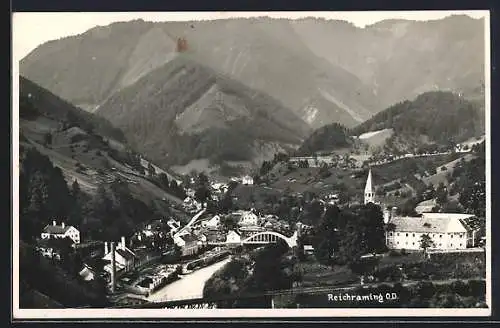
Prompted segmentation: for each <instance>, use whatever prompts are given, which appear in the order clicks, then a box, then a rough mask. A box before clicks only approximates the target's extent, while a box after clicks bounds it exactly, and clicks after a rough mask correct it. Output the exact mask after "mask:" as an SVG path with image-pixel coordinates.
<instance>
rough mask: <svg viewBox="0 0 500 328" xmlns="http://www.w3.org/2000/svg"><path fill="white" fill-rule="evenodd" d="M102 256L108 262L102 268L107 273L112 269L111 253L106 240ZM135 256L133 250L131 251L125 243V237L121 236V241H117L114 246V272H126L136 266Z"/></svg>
mask: <svg viewBox="0 0 500 328" xmlns="http://www.w3.org/2000/svg"><path fill="white" fill-rule="evenodd" d="M104 254H105V255H104V257H103V260H105V261H108V262H109V263H108V264H106V265H105V266H104V270H105V271H106V272H108V273H111V271H112V265H111V261H112V257H113V254H112V252H111V250H110V249H108V242H105V243H104ZM136 260H137V256H136V255H135V253H134V252H133V251H131V250H130V249H129V248H128V247H127V246H126V245H125V237H122V238H121V242H120V243H118V245H117V247H116V248H115V265H116V272H128V271H130V270H132V269H133V268H134V267H135V266H136Z"/></svg>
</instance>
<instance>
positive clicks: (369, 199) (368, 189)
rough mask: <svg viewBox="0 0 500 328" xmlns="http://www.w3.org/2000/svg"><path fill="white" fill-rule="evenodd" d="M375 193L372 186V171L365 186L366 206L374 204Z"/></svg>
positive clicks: (369, 172)
mask: <svg viewBox="0 0 500 328" xmlns="http://www.w3.org/2000/svg"><path fill="white" fill-rule="evenodd" d="M374 196H375V193H374V192H373V186H372V169H371V168H370V170H369V171H368V178H367V179H366V185H365V204H368V203H373V202H374Z"/></svg>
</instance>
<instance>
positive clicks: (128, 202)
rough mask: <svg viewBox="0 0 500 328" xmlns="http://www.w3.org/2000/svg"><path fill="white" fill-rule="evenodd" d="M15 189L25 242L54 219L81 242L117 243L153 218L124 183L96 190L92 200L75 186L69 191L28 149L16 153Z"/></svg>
mask: <svg viewBox="0 0 500 328" xmlns="http://www.w3.org/2000/svg"><path fill="white" fill-rule="evenodd" d="M19 189H20V190H19V200H20V201H19V205H20V234H21V238H22V239H23V240H26V241H33V240H34V239H35V238H37V237H38V236H40V232H41V230H42V229H43V227H44V226H45V225H47V224H50V223H51V222H52V220H54V219H55V220H57V221H58V223H60V222H59V221H60V220H64V221H65V223H66V224H68V225H74V226H76V227H77V228H78V229H79V230H80V232H81V233H82V235H83V236H85V237H86V238H95V239H108V240H113V239H118V238H119V237H120V236H129V235H130V234H131V233H132V232H133V230H134V227H135V226H136V225H137V224H139V223H140V222H142V221H145V220H150V219H151V218H152V217H153V216H154V215H155V214H157V213H155V209H152V208H150V207H149V206H147V205H146V204H144V203H143V202H142V201H140V200H138V199H136V198H134V197H133V196H132V195H131V193H130V190H129V189H128V185H127V183H126V182H124V181H120V180H116V181H115V182H113V183H112V184H111V185H110V186H108V187H104V185H100V186H99V187H98V189H97V191H96V193H95V194H94V195H93V196H90V195H88V194H86V193H84V192H83V191H82V190H81V189H80V186H79V184H78V182H77V181H76V180H75V181H73V183H72V185H71V188H68V185H67V183H66V180H65V179H64V176H63V174H62V171H61V170H60V169H59V168H58V167H55V166H53V165H52V163H51V162H50V160H49V159H48V157H46V156H44V155H42V154H40V153H39V152H38V151H37V150H35V149H33V148H28V149H21V154H20V177H19Z"/></svg>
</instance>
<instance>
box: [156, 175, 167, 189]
mask: <svg viewBox="0 0 500 328" xmlns="http://www.w3.org/2000/svg"><path fill="white" fill-rule="evenodd" d="M158 181H159V182H160V185H161V186H162V187H163V188H165V189H169V188H170V182H169V181H168V175H166V174H165V173H163V172H161V173H160V174H159V175H158Z"/></svg>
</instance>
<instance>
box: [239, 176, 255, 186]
mask: <svg viewBox="0 0 500 328" xmlns="http://www.w3.org/2000/svg"><path fill="white" fill-rule="evenodd" d="M241 183H242V184H244V185H253V178H252V177H251V176H249V175H245V176H244V177H243V178H241Z"/></svg>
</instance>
